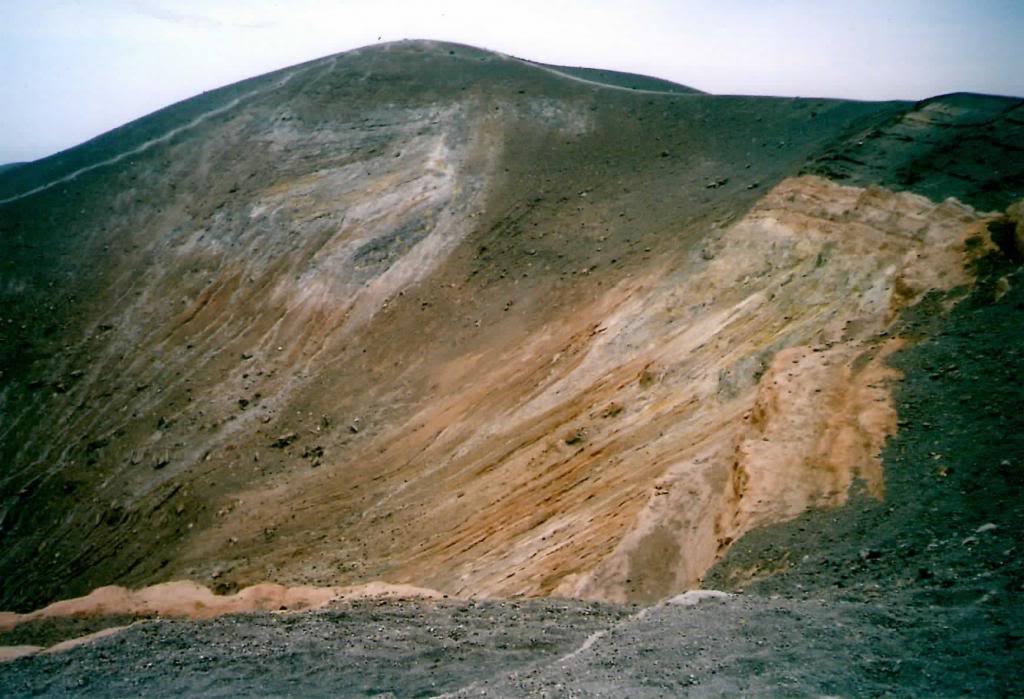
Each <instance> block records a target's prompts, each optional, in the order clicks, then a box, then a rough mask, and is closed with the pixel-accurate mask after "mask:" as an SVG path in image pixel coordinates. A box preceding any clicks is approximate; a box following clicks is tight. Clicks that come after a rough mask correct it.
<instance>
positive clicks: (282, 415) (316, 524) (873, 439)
mask: <svg viewBox="0 0 1024 699" xmlns="http://www.w3.org/2000/svg"><path fill="white" fill-rule="evenodd" d="M636 92H638V91H633V92H631V91H630V90H624V89H616V88H615V87H604V86H601V85H597V84H593V83H592V82H585V81H580V80H576V79H570V78H568V77H566V76H563V75H558V74H556V73H553V72H552V71H551V70H548V69H542V68H541V67H537V66H535V65H532V64H529V63H526V62H523V61H519V60H516V59H512V58H508V57H504V56H500V55H496V54H491V53H487V52H483V51H479V50H476V49H471V48H468V47H462V46H455V45H446V44H437V43H432V42H402V43H399V44H389V45H384V46H380V47H371V48H368V49H362V50H359V51H354V52H350V53H347V54H341V55H338V56H332V57H328V58H325V59H322V60H319V61H314V62H311V63H308V64H304V65H302V66H297V67H295V68H292V69H288V70H285V71H279V72H278V73H274V74H271V75H269V76H264V77H261V78H254V79H252V80H249V81H246V82H244V83H240V84H238V85H235V86H230V87H228V88H225V89H223V90H219V91H215V92H211V93H207V94H205V95H203V96H200V97H198V98H196V99H194V100H189V101H186V102H184V103H181V104H179V105H175V106H173V107H170V108H168V109H166V110H163V111H161V112H158V113H156V114H154V115H152V116H150V117H146V118H145V119H142V120H139V121H138V122H135V123H133V124H129V125H127V126H125V127H122V128H121V129H118V130H115V131H113V132H111V133H109V134H106V135H104V136H101V137H99V138H97V139H94V140H93V141H90V142H89V143H87V144H83V145H82V146H80V147H79V148H76V149H73V150H71V151H68V152H66V153H62V154H58V155H57V156H54V157H53V158H49V159H47V160H44V161H41V162H38V163H33V164H30V165H26V166H23V167H20V168H17V169H15V170H11V171H6V172H3V173H0V199H3V203H2V204H0V229H2V230H0V248H2V260H3V263H2V264H3V267H2V268H0V300H2V307H3V309H4V311H3V324H2V325H0V332H2V337H0V371H2V372H3V374H2V381H3V383H2V388H0V415H2V420H0V463H2V464H3V466H2V469H3V470H2V472H0V536H2V542H3V545H2V547H0V580H2V581H3V582H2V584H0V606H2V607H3V608H16V609H28V608H30V607H32V606H34V605H37V604H39V603H42V602H47V601H51V600H53V599H55V598H58V597H66V596H71V595H74V594H82V593H85V592H88V591H89V590H91V589H92V588H94V587H96V586H98V585H102V584H108V583H112V582H118V583H122V584H130V585H138V584H143V583H151V582H161V581H166V580H170V579H176V578H190V579H195V580H197V581H199V582H202V583H204V584H212V585H215V586H216V587H217V589H219V590H222V591H231V590H234V589H236V588H238V587H240V586H245V585H248V584H252V583H258V582H263V581H267V580H269V581H274V582H280V583H286V584H295V583H299V584H307V583H315V584H323V585H339V584H354V583H360V582H364V581H368V580H374V579H384V580H387V581H389V582H394V583H401V582H410V583H414V584H417V585H423V586H428V587H435V588H437V589H440V590H443V591H445V592H450V593H458V594H461V595H474V594H476V595H479V594H483V595H544V594H566V595H581V596H589V597H597V598H604V599H612V600H651V599H657V598H660V597H664V596H666V595H668V594H672V593H674V592H676V591H679V590H681V589H685V588H686V587H687V586H689V585H692V584H693V583H694V582H695V581H696V580H697V579H698V578H699V577H700V576H701V575H702V574H703V573H704V571H705V570H706V569H707V567H708V566H709V565H711V564H712V563H713V562H714V561H715V560H716V558H717V557H718V556H720V555H721V553H722V552H724V551H725V550H726V549H727V548H728V547H729V545H730V544H731V542H732V541H734V540H735V539H736V538H737V537H739V536H741V535H742V534H743V533H744V532H745V531H747V530H748V529H750V528H751V527H755V526H759V525H763V524H767V523H770V522H773V521H776V520H778V519H785V518H789V517H792V516H794V515H797V514H799V513H800V512H802V511H803V510H804V509H806V508H808V507H811V506H814V505H818V504H838V503H841V502H843V500H844V499H845V494H846V491H847V488H848V486H849V484H850V483H851V482H852V481H853V480H854V479H856V478H862V479H864V480H865V481H866V482H867V483H868V484H869V486H870V488H871V489H872V491H873V493H874V495H875V496H879V497H880V496H881V495H882V493H883V490H884V475H883V474H882V473H881V471H880V467H879V465H878V463H877V461H876V459H875V453H876V452H877V450H878V449H879V448H880V446H881V444H882V441H883V440H884V439H885V437H886V436H887V435H889V434H891V433H892V431H893V429H894V426H895V414H894V412H893V409H892V406H891V404H890V403H889V399H888V393H887V391H886V389H885V387H884V381H886V380H887V379H888V378H890V377H891V376H892V371H891V370H889V369H887V368H885V365H884V364H883V361H882V360H883V359H884V358H885V356H886V355H887V354H888V353H889V352H890V351H892V349H893V348H894V347H895V346H896V345H894V344H891V343H889V342H888V337H887V335H888V334H889V333H890V331H891V328H892V327H893V326H892V323H893V322H894V321H895V320H897V318H898V316H899V313H900V312H901V310H902V309H903V308H905V307H907V306H909V305H913V304H914V303H916V302H917V301H918V300H919V299H920V298H921V297H922V296H923V295H924V294H925V293H926V292H927V291H928V290H930V289H933V288H937V289H943V290H948V289H951V288H954V287H957V286H962V285H967V284H970V283H971V280H972V275H971V274H970V273H969V271H965V269H964V263H965V262H967V261H969V260H971V259H973V258H974V257H976V256H977V255H979V254H982V253H984V251H985V250H987V249H989V247H990V245H991V244H990V243H989V241H988V233H987V231H986V227H987V226H988V225H989V223H990V222H991V221H993V220H995V218H994V217H993V216H991V215H988V214H984V213H978V212H977V211H975V210H974V209H972V208H971V206H969V204H977V205H983V206H984V207H986V208H989V207H991V208H999V209H1001V208H1004V207H1005V206H1007V205H1008V204H1009V203H1011V202H1012V201H1015V197H1016V198H1020V196H1021V193H1020V192H1019V191H1018V190H1017V189H1015V187H1016V185H1014V184H1013V183H1014V182H1016V181H1017V180H1015V179H1012V178H1013V177H1018V176H1019V175H1018V174H1014V173H1019V172H1020V167H1021V165H1020V163H1019V162H1017V160H1016V159H1015V158H1014V157H1013V154H1012V152H1011V151H1009V150H1000V149H998V148H993V149H992V153H991V155H990V156H987V157H991V158H992V159H995V160H998V163H997V165H998V166H999V167H1000V168H1003V171H1004V172H1006V173H1009V175H1008V177H1010V178H1011V179H1010V180H1009V182H1010V185H1009V186H1008V187H1007V188H1005V189H1000V190H998V191H996V192H995V193H993V192H992V191H990V190H991V188H981V189H984V190H985V191H984V197H982V194H981V193H980V192H981V190H980V189H978V188H967V189H964V190H962V191H960V190H958V191H957V192H956V193H957V194H960V195H961V196H963V197H964V198H965V200H966V201H967V204H960V203H957V202H953V201H949V202H943V203H937V202H938V201H940V200H941V199H942V198H943V197H944V196H946V194H945V193H943V192H944V190H943V187H946V184H945V183H947V182H948V181H951V180H950V178H952V177H953V175H951V174H950V173H951V172H954V171H955V170H956V168H957V167H959V166H958V163H959V161H958V160H957V158H958V157H959V156H958V155H957V154H956V153H948V152H947V151H948V149H946V150H943V148H944V146H943V145H942V144H944V143H946V141H944V140H942V139H941V138H939V137H938V136H936V134H944V133H945V131H944V130H943V129H945V128H946V126H945V125H944V124H941V125H935V124H933V123H932V122H930V121H928V120H926V119H920V118H918V117H915V116H914V115H915V114H921V113H924V112H928V113H931V112H934V111H935V110H936V106H935V105H942V104H946V103H944V102H942V101H941V100H940V101H937V102H931V103H928V104H926V105H924V106H921V105H916V106H915V105H911V104H907V103H884V104H867V103H851V102H841V101H834V100H792V99H767V98H740V97H714V96H708V95H701V94H655V93H652V92H644V93H643V94H637V93H636ZM964 99H968V98H963V97H957V98H956V99H955V100H953V101H952V102H950V104H951V105H954V106H955V105H959V104H961V103H962V101H963V100H964ZM971 100H974V101H971ZM968 102H969V103H970V104H971V105H973V106H972V109H975V110H976V111H977V112H978V113H983V114H990V115H995V116H993V117H992V118H993V119H997V120H1001V121H998V122H997V126H996V127H993V126H992V123H993V122H992V121H991V120H989V121H986V120H985V119H981V120H978V121H970V120H968V121H965V122H964V123H962V124H960V125H959V127H958V128H960V130H959V131H958V133H959V134H960V137H965V135H966V136H967V137H970V138H976V139H979V140H981V141H983V140H985V139H990V140H992V139H994V140H995V141H998V142H1002V141H1003V140H1007V139H1008V138H1009V136H1008V135H1007V134H1008V133H1011V134H1012V133H1015V131H1014V129H1017V128H1018V127H1017V126H1016V124H1018V122H1017V121H1013V119H1015V118H1016V117H1014V116H1013V115H1014V114H1016V113H1017V112H1018V111H1019V102H1018V101H1013V100H1002V99H988V98H969V99H968ZM950 108H952V106H951V107H950ZM929 110H930V111H929ZM1015 110H1016V111H1015ZM904 122H906V123H910V122H913V124H914V128H917V129H920V130H921V132H920V133H921V135H922V138H920V139H918V140H916V141H914V144H913V146H910V145H905V146H901V148H903V149H904V151H901V152H904V155H905V157H906V162H908V163H912V162H924V161H927V162H929V163H930V164H931V165H930V169H929V170H927V171H925V172H923V173H921V175H920V177H919V178H918V179H917V180H916V181H914V182H912V183H910V184H911V185H912V186H913V187H914V188H916V189H920V191H922V192H924V193H925V194H927V195H929V196H931V197H933V199H932V200H928V199H925V198H923V197H920V196H915V195H911V194H897V193H893V192H889V191H884V190H880V189H874V188H867V189H859V188H855V187H845V186H839V185H836V184H834V183H831V182H829V181H827V180H823V179H820V178H817V177H801V178H794V176H795V175H797V174H798V173H799V172H801V170H809V171H813V170H814V169H815V168H816V167H820V163H821V162H822V157H823V154H829V153H838V152H842V149H844V148H848V147H850V146H849V144H850V143H857V142H858V140H859V137H858V135H859V134H862V133H864V132H868V133H872V132H873V131H875V130H879V131H884V130H886V129H890V130H891V129H892V128H893V127H892V124H898V123H904ZM1000 139H1001V140H1000ZM987 142H988V141H986V143H987ZM901 143H903V142H902V141H901ZM938 151H941V152H943V153H946V155H944V156H943V158H939V157H938V156H937V155H936V152H938ZM889 159H890V154H888V153H887V152H880V153H876V154H874V155H871V154H868V155H866V156H864V158H863V159H862V161H861V164H862V165H861V166H862V167H863V168H868V166H870V167H871V168H875V169H880V170H884V169H885V167H887V165H886V163H887V162H888V161H889ZM929 159H930V160H929ZM864 163H867V165H864ZM859 167H860V166H859ZM865 171H867V170H865ZM865 176H866V175H865ZM787 178H790V179H787ZM853 179H854V180H855V178H853ZM856 181H857V182H860V181H859V180H856ZM862 184H866V183H862ZM975 194H977V197H978V198H975ZM762 197H763V198H762ZM786 392H789V393H786ZM744 417H746V419H744ZM766 440H767V441H766ZM779 454H785V455H787V456H788V455H790V454H798V455H799V458H797V459H789V458H786V459H780V458H779Z"/></svg>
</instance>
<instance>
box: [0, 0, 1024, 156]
mask: <svg viewBox="0 0 1024 699" xmlns="http://www.w3.org/2000/svg"><path fill="white" fill-rule="evenodd" d="M378 37H380V38H381V40H383V41H390V40H395V39H403V38H427V39H442V40H449V41H457V42H460V43H467V44H472V45H475V46H480V47H483V48H490V49H495V50H499V51H503V52H505V53H511V54H514V55H517V56H520V57H523V58H529V59H532V60H537V61H543V62H547V63H559V64H569V65H585V66H592V67H601V68H615V69H619V70H627V71H632V72H638V73H646V74H649V75H655V76H658V77H664V78H668V79H670V80H675V81H677V82H681V83H684V84H687V85H692V86H694V87H697V88H700V89H702V90H706V91H708V92H714V93H744V94H761V95H766V94H771V95H801V96H835V97H850V98H859V99H889V98H902V99H920V98H923V97H927V96H931V95H936V94H941V93H944V92H953V91H959V90H968V91H975V92H991V93H1000V94H1014V95H1024V48H1022V47H1024V0H702V1H697V0H674V1H673V0H626V1H613V0H590V1H587V2H585V1H583V0H565V1H560V0H517V1H513V2H508V1H505V2H490V1H489V0H417V1H410V0H0V95H2V102H0V163H3V162H10V161H16V160H32V159H36V158H40V157H43V156H45V155H49V154H51V153H54V152H57V151H59V150H62V149H64V148H68V147H70V146H73V145H75V144H77V143H80V142H82V141H84V140H86V139H88V138H91V137H92V136H95V135H97V134H99V133H102V132H103V131H106V130H109V129H111V128H114V127H116V126H119V125H121V124H123V123H125V122H127V121H130V120H131V119H134V118H136V117H139V116H142V115H144V114H147V113H149V112H151V111H153V110H155V109H158V108H160V107H162V106H165V105H167V104H170V103H172V102H176V101H178V100H180V99H184V98H186V97H190V96H192V95H195V94H197V93H199V92H201V91H203V90H208V89H211V88H215V87H220V86H222V85H225V84H228V83H230V82H234V81H236V80H240V79H242V78H246V77H250V76H253V75H259V74H261V73H265V72H267V71H270V70H274V69H277V68H283V67H285V66H288V65H292V64H295V63H299V62H301V61H304V60H308V59H311V58H316V57H319V56H323V55H327V54H332V53H337V52H339V51H345V50H347V49H351V48H355V47H357V46H363V45H366V44H371V43H375V42H377V40H378Z"/></svg>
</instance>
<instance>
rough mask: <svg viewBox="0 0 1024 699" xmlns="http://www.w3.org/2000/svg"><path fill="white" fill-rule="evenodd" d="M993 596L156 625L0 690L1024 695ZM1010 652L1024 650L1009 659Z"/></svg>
mask: <svg viewBox="0 0 1024 699" xmlns="http://www.w3.org/2000/svg"><path fill="white" fill-rule="evenodd" d="M986 613H987V610H986V607H985V605H983V604H982V605H978V604H966V605H960V606H946V607H924V606H918V607H909V606H901V605H892V604H869V603H852V602H838V601H825V600H810V599H805V600H792V599H783V598H768V597H761V596H756V595H737V596H734V597H730V598H727V599H705V600H703V601H700V602H699V603H698V604H696V605H694V606H683V605H676V604H664V605H660V606H657V607H652V608H648V609H646V610H636V609H633V610H629V609H624V608H622V607H615V606H610V605H596V604H585V603H569V602H559V601H531V602H523V603H511V602H478V603H472V602H450V603H447V602H446V603H442V604H435V603H410V602H394V601H391V602H382V603H373V602H371V603H360V604H355V605H351V606H346V607H344V608H340V609H335V610H330V611H325V612H307V613H299V614H279V615H274V614H262V615H253V616H238V617H225V618H221V619H217V620H213V621H205V622H184V621H149V622H143V623H141V624H139V625H137V626H134V627H132V628H130V629H128V630H126V631H125V632H123V633H121V634H120V635H118V636H116V637H113V638H108V639H103V640H100V641H97V642H96V643H94V644H91V645H88V646H84V647H80V648H77V649H74V650H71V651H68V652H66V653H63V654H59V655H52V656H35V657H31V658H23V659H21V660H17V661H14V662H12V663H9V664H7V665H4V666H0V694H2V695H3V696H7V697H27V696H67V695H69V694H83V695H88V696H104V697H106V696H119V697H120V696H173V695H177V696H296V697H299V696H301V697H309V696H331V697H374V696H384V697H431V696H437V695H445V694H450V695H454V696H460V697H476V696H487V697H520V696H552V697H559V696H602V697H623V696H629V697H681V696H808V697H818V696H858V697H860V696H907V697H919V696H964V695H968V694H973V695H978V696H1005V695H1020V694H1021V693H1022V692H1024V682H1022V681H1021V678H1020V676H1019V673H1016V672H1015V670H1016V669H1017V668H1018V667H1019V661H1020V657H1019V656H1020V654H1019V652H1016V653H1014V652H1009V649H1003V650H1002V652H993V651H999V650H1000V649H997V648H995V647H994V646H993V644H998V643H1002V642H1003V641H1008V640H1009V639H996V638H993V636H992V634H991V633H990V623H989V621H987V620H986ZM1014 656H1016V658H1015V657H1014Z"/></svg>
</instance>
